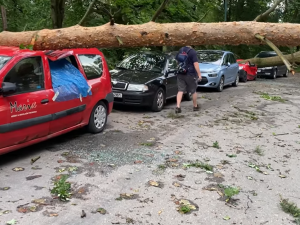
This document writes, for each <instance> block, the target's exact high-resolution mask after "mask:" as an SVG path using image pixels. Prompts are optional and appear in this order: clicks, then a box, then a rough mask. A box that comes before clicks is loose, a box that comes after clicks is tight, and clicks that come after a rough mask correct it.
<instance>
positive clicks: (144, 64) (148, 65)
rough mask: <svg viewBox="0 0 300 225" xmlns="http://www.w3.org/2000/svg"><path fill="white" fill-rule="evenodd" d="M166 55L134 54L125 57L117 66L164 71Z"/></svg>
mask: <svg viewBox="0 0 300 225" xmlns="http://www.w3.org/2000/svg"><path fill="white" fill-rule="evenodd" d="M164 65H165V56H163V55H155V54H143V53H139V54H134V55H131V56H129V57H128V58H126V59H124V60H123V61H122V62H121V63H120V64H119V65H118V66H117V68H119V69H126V70H138V71H152V72H158V73H160V72H162V70H163V68H164Z"/></svg>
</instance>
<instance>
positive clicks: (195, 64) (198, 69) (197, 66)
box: [194, 62, 202, 80]
mask: <svg viewBox="0 0 300 225" xmlns="http://www.w3.org/2000/svg"><path fill="white" fill-rule="evenodd" d="M194 67H195V70H196V71H197V74H198V77H199V80H201V79H202V77H201V72H200V67H199V63H198V62H194Z"/></svg>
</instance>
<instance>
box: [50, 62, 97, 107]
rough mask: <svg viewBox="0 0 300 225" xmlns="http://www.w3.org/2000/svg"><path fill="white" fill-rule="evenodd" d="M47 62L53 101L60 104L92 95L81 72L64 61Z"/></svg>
mask: <svg viewBox="0 0 300 225" xmlns="http://www.w3.org/2000/svg"><path fill="white" fill-rule="evenodd" d="M48 61H49V65H50V72H51V78H52V86H53V89H54V92H55V97H54V99H53V100H54V101H56V102H62V101H68V100H72V99H76V98H79V99H81V98H84V97H87V96H88V95H92V92H91V90H90V86H89V85H88V83H87V81H86V79H85V78H84V77H83V75H82V74H81V72H80V71H79V70H78V69H77V68H76V67H75V66H73V65H72V63H70V62H69V61H68V60H66V59H60V60H57V61H51V60H48Z"/></svg>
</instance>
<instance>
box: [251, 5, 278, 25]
mask: <svg viewBox="0 0 300 225" xmlns="http://www.w3.org/2000/svg"><path fill="white" fill-rule="evenodd" d="M281 2H282V0H276V1H275V2H274V5H273V6H272V7H271V8H269V9H268V10H267V11H266V12H264V13H263V14H260V15H258V16H257V17H256V18H255V19H254V21H256V22H265V21H267V18H268V16H269V15H270V14H271V13H272V12H274V11H275V9H276V8H277V6H278V5H279V4H280V3H281Z"/></svg>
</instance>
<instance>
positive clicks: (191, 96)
mask: <svg viewBox="0 0 300 225" xmlns="http://www.w3.org/2000/svg"><path fill="white" fill-rule="evenodd" d="M192 99H193V95H192V93H186V94H184V100H186V101H192Z"/></svg>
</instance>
